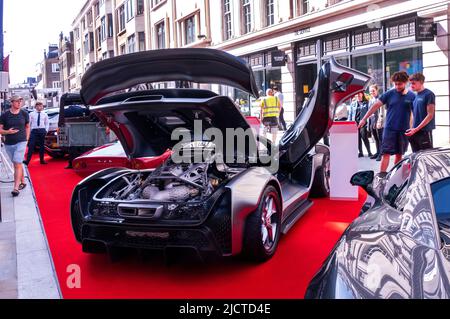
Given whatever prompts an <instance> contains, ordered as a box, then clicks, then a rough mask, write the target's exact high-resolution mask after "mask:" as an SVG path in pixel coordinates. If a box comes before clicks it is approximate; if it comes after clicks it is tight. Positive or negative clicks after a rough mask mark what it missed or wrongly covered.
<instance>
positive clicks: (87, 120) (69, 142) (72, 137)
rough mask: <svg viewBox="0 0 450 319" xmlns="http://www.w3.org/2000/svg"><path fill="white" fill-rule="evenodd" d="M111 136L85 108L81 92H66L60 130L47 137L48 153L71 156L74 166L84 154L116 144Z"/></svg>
mask: <svg viewBox="0 0 450 319" xmlns="http://www.w3.org/2000/svg"><path fill="white" fill-rule="evenodd" d="M109 133H110V130H109V129H108V128H107V127H106V126H105V125H103V124H102V123H100V121H99V120H98V118H97V117H96V116H95V114H91V112H90V110H89V108H88V107H87V106H86V105H84V103H83V101H82V99H81V97H80V94H79V93H65V94H63V95H62V96H61V99H60V105H59V113H58V128H57V130H55V131H51V132H49V134H47V139H46V141H47V143H46V150H47V153H48V154H49V155H50V156H52V157H63V156H65V155H69V166H70V165H71V163H72V160H73V159H75V158H76V157H78V156H80V155H81V154H83V153H85V152H87V151H89V150H91V149H93V148H95V147H98V146H101V145H104V144H107V143H110V142H113V141H114V140H115V137H114V136H111V135H110V134H109Z"/></svg>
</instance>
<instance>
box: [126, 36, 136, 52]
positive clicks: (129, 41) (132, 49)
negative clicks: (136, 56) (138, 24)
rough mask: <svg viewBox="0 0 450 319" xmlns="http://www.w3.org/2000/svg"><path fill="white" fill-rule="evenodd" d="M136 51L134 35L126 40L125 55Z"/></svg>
mask: <svg viewBox="0 0 450 319" xmlns="http://www.w3.org/2000/svg"><path fill="white" fill-rule="evenodd" d="M135 51H136V36H135V35H134V34H132V35H130V36H129V37H128V38H127V53H133V52H135Z"/></svg>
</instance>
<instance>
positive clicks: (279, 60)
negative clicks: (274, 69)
mask: <svg viewBox="0 0 450 319" xmlns="http://www.w3.org/2000/svg"><path fill="white" fill-rule="evenodd" d="M270 54H271V56H272V66H285V65H286V55H285V54H284V51H272V52H271V53H270Z"/></svg>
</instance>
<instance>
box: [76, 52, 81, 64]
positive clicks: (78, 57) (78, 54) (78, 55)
mask: <svg viewBox="0 0 450 319" xmlns="http://www.w3.org/2000/svg"><path fill="white" fill-rule="evenodd" d="M77 62H78V63H81V51H80V49H78V50H77Z"/></svg>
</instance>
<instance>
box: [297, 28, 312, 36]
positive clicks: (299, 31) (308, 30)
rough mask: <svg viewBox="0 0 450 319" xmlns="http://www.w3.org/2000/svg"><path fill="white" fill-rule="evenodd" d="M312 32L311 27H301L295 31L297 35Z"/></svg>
mask: <svg viewBox="0 0 450 319" xmlns="http://www.w3.org/2000/svg"><path fill="white" fill-rule="evenodd" d="M310 32H311V28H309V27H308V28H304V29H300V30H297V31H295V35H297V36H298V35H302V34H305V33H310Z"/></svg>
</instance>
